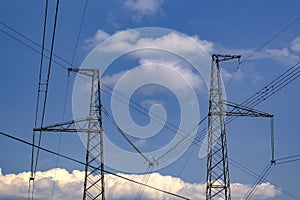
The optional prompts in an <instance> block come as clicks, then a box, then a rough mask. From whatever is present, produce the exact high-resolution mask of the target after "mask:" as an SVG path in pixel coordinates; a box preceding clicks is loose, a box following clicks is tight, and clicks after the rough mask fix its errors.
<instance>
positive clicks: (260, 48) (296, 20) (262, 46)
mask: <svg viewBox="0 0 300 200" xmlns="http://www.w3.org/2000/svg"><path fill="white" fill-rule="evenodd" d="M299 20H300V16H298V17H297V18H296V19H295V20H293V21H292V22H291V23H289V24H288V25H287V26H285V27H284V28H283V29H282V30H281V31H279V32H278V33H277V34H275V35H274V36H273V37H271V38H270V39H269V40H267V41H266V42H265V43H263V44H262V45H261V46H259V47H258V48H257V49H255V50H254V51H253V52H252V53H250V54H249V55H248V56H246V58H245V59H243V60H242V61H241V62H239V64H238V65H237V67H236V69H235V71H234V73H233V75H232V76H231V78H230V80H229V81H228V83H227V85H226V88H228V87H229V85H230V83H231V81H232V80H233V78H234V77H235V75H236V73H237V71H238V70H239V69H240V65H241V64H243V63H244V62H246V61H247V60H248V59H249V58H250V57H252V56H253V55H254V54H256V53H257V52H259V51H260V50H262V49H263V48H264V47H265V46H267V45H268V44H270V43H271V42H272V41H273V40H275V39H276V38H277V37H278V36H279V35H281V34H282V33H283V32H285V31H286V30H287V29H289V28H290V27H291V26H293V25H294V24H296V23H297V22H298V21H299Z"/></svg>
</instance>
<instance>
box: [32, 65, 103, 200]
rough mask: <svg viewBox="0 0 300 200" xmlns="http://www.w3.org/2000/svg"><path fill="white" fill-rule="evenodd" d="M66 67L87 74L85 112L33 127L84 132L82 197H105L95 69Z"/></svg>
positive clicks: (101, 129)
mask: <svg viewBox="0 0 300 200" xmlns="http://www.w3.org/2000/svg"><path fill="white" fill-rule="evenodd" d="M68 70H69V71H71V72H75V73H79V74H82V75H85V76H88V77H90V78H91V93H90V105H89V116H87V117H86V118H83V119H76V120H71V121H67V122H62V123H57V124H53V125H49V126H44V127H40V128H35V129H34V131H42V132H82V133H87V146H86V158H85V159H86V162H85V177H84V191H83V200H86V199H92V200H96V199H101V200H105V183H104V155H103V126H102V112H101V96H100V75H99V70H98V69H76V68H69V69H68Z"/></svg>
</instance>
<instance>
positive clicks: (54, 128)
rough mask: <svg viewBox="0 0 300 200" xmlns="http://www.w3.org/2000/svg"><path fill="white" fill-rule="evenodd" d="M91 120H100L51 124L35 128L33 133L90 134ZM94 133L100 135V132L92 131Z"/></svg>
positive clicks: (85, 119) (83, 119)
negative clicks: (89, 125) (89, 124)
mask: <svg viewBox="0 0 300 200" xmlns="http://www.w3.org/2000/svg"><path fill="white" fill-rule="evenodd" d="M89 120H98V119H90V118H89V117H87V118H82V119H76V120H70V121H66V122H62V123H56V124H51V125H48V126H44V127H39V128H34V129H33V131H43V132H68V133H72V132H85V133H87V132H88V127H87V125H88V122H89ZM90 132H92V133H98V132H99V130H90Z"/></svg>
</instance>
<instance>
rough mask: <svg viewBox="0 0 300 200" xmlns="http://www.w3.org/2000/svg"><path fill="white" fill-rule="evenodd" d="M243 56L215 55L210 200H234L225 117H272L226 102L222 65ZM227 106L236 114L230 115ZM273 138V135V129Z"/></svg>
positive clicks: (210, 128) (207, 189) (210, 152)
mask: <svg viewBox="0 0 300 200" xmlns="http://www.w3.org/2000/svg"><path fill="white" fill-rule="evenodd" d="M240 57H241V56H240V55H220V54H213V55H212V63H211V79H210V98H209V113H208V152H207V177H206V181H207V182H206V184H207V186H206V199H207V200H213V199H218V200H219V199H225V200H230V199H231V192H230V177H229V167H228V153H227V142H226V130H225V116H250V117H269V118H273V115H270V114H268V113H265V112H261V111H258V110H255V109H253V108H248V107H246V106H241V105H238V104H235V103H232V102H227V101H225V100H224V98H223V87H222V80H221V72H220V65H219V64H220V62H223V61H228V60H232V59H238V60H239V59H240ZM225 106H227V107H231V108H232V110H231V111H230V112H227V111H226V110H225ZM271 138H273V132H272V128H271ZM271 142H272V161H273V159H274V142H273V139H272V141H271Z"/></svg>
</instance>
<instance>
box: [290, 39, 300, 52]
mask: <svg viewBox="0 0 300 200" xmlns="http://www.w3.org/2000/svg"><path fill="white" fill-rule="evenodd" d="M291 49H292V50H293V51H298V52H299V51H300V37H297V38H295V39H294V40H293V41H292V44H291Z"/></svg>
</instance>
